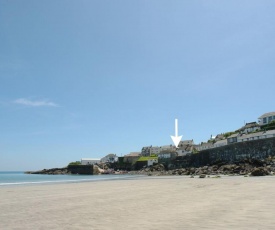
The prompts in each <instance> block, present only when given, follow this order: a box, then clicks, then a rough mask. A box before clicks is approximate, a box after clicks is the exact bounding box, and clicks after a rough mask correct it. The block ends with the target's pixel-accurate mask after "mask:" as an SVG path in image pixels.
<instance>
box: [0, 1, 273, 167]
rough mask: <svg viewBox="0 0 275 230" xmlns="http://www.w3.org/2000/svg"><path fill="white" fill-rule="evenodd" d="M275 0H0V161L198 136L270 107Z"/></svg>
mask: <svg viewBox="0 0 275 230" xmlns="http://www.w3.org/2000/svg"><path fill="white" fill-rule="evenodd" d="M274 12H275V2H274V1H273V0H270V1H268V0H264V1H259V0H258V1H254V0H242V1H239V0H235V1H234V0H232V1H227V0H215V1H214V0H208V1H203V0H200V1H198V0H192V1H187V0H184V1H183V0H179V1H175V0H173V1H162V0H155V1H152V0H150V1H148V0H140V1H127V0H117V1H112V0H105V1H102V0H98V1H96V0H95V1H88V0H87V1H83V0H78V1H71V0H66V1H65V0H58V1H48V0H47V1H36V0H34V1H30V0H25V1H20V0H14V1H6V0H0V31H1V33H0V51H1V52H0V113H1V116H0V127H1V132H0V171H3V170H36V169H43V168H51V167H63V166H65V165H67V163H69V162H71V161H75V160H80V159H81V158H82V157H102V156H104V155H106V154H108V153H116V154H117V155H119V156H120V155H124V154H127V153H129V152H132V151H140V150H141V148H142V147H143V146H147V145H166V144H172V140H171V138H170V135H173V134H174V119H175V118H177V119H178V121H179V134H180V135H183V139H194V141H195V142H196V143H200V142H201V141H206V140H207V139H208V138H209V137H210V135H211V134H213V135H215V134H218V133H223V132H227V131H232V130H236V129H238V128H240V127H241V126H242V125H243V123H244V121H246V122H251V121H257V118H258V117H259V116H260V115H262V114H263V113H265V112H271V111H274V110H275V109H274V104H275V102H274V100H273V99H274V85H275V76H274V75H275V74H274V72H275V71H274V70H275V65H274V60H275V45H274V41H275V28H274V27H275V26H274V25H275V14H274Z"/></svg>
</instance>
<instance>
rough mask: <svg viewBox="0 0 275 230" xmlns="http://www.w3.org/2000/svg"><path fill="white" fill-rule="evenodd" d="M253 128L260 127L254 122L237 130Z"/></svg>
mask: <svg viewBox="0 0 275 230" xmlns="http://www.w3.org/2000/svg"><path fill="white" fill-rule="evenodd" d="M254 127H260V125H259V124H258V123H257V122H255V121H254V122H250V123H246V124H245V126H243V127H242V128H240V129H239V130H245V129H248V128H254Z"/></svg>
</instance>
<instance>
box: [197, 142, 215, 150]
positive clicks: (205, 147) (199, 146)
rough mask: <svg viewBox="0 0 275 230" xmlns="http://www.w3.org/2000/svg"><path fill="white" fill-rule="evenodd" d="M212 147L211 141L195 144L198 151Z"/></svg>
mask: <svg viewBox="0 0 275 230" xmlns="http://www.w3.org/2000/svg"><path fill="white" fill-rule="evenodd" d="M213 147H214V145H213V143H212V142H207V143H205V142H203V143H201V144H200V145H197V150H198V151H202V150H206V149H212V148H213Z"/></svg>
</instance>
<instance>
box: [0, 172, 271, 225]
mask: <svg viewBox="0 0 275 230" xmlns="http://www.w3.org/2000/svg"><path fill="white" fill-rule="evenodd" d="M0 229H1V230H2V229H3V230H5V229H92V230H93V229H99V230H104V229H121V230H124V229H168V230H170V229H261V230H262V229H275V177H261V178H246V177H225V178H220V179H214V178H205V179H199V178H188V177H176V176H175V177H145V178H144V179H133V180H121V181H101V182H90V183H76V184H58V185H36V186H17V187H0Z"/></svg>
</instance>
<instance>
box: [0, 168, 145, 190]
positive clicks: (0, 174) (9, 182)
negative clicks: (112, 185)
mask: <svg viewBox="0 0 275 230" xmlns="http://www.w3.org/2000/svg"><path fill="white" fill-rule="evenodd" d="M137 177H140V176H139V175H127V174H126V175H125V174H122V175H115V174H105V175H44V174H25V173H24V172H22V171H0V187H3V186H20V185H34V184H54V183H80V182H93V181H103V180H125V179H134V178H137Z"/></svg>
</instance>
